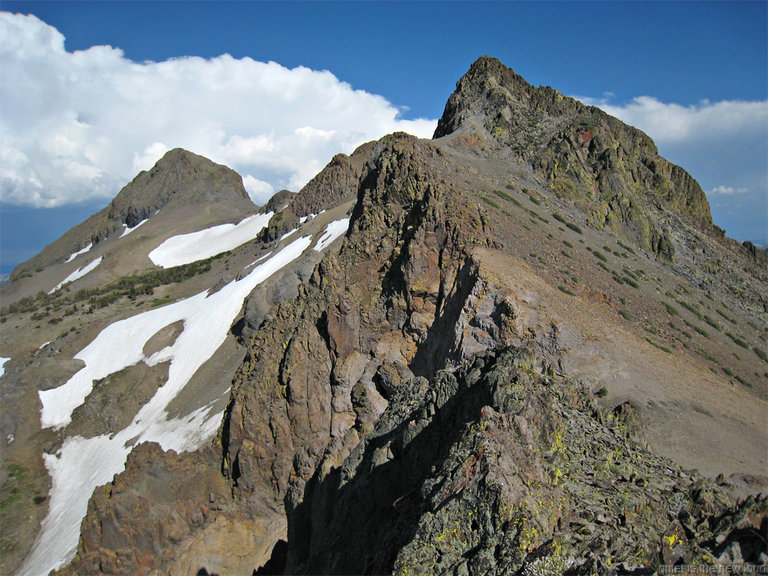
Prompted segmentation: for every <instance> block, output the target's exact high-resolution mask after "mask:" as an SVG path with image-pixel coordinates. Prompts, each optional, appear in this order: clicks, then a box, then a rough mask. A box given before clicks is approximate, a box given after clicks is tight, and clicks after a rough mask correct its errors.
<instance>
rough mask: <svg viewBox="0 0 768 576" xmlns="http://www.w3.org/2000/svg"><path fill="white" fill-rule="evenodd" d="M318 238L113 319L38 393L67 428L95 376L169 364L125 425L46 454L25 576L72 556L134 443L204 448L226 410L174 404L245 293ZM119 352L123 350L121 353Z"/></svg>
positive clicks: (48, 413)
mask: <svg viewBox="0 0 768 576" xmlns="http://www.w3.org/2000/svg"><path fill="white" fill-rule="evenodd" d="M241 224H242V222H241ZM311 243H312V238H311V237H308V236H303V237H300V238H298V239H297V240H295V241H293V242H292V243H290V244H288V245H287V246H286V247H284V248H283V249H282V250H280V251H279V252H277V253H276V254H275V255H274V256H272V257H271V258H269V259H268V260H266V261H264V262H263V263H262V264H259V265H258V266H256V267H255V268H254V269H253V271H252V272H251V273H250V274H248V275H247V276H245V277H244V278H242V279H240V280H236V281H233V282H230V283H229V284H228V285H226V286H225V287H224V288H222V289H221V290H219V291H218V292H216V293H214V294H210V295H209V294H208V292H207V291H206V292H201V293H200V294H197V295H195V296H191V297H190V298H187V299H185V300H181V301H179V302H176V303H173V304H169V305H168V306H165V307H163V308H157V309H154V310H149V311H147V312H143V313H141V314H138V315H136V316H134V317H132V318H127V319H125V320H121V321H118V322H115V323H114V324H111V325H110V326H108V327H107V328H105V329H104V330H102V331H101V332H100V333H99V335H98V336H96V338H95V339H94V340H93V341H92V342H91V343H90V344H89V345H88V346H86V347H85V348H84V349H83V350H81V351H80V352H79V353H78V354H77V355H76V356H75V358H78V359H80V360H83V361H84V362H85V367H84V368H82V369H81V370H80V371H79V372H77V373H76V374H75V375H74V376H72V378H70V379H69V381H67V382H66V383H65V384H64V385H62V386H60V387H58V388H54V389H51V390H43V391H40V392H39V396H40V400H41V402H42V404H43V409H42V412H41V418H40V419H41V424H42V426H43V427H44V428H46V427H54V428H61V427H63V426H66V424H67V423H69V422H70V421H71V419H72V411H73V410H74V409H75V408H77V407H78V406H80V405H81V404H83V402H85V399H86V398H87V396H88V394H90V392H91V390H92V389H93V382H94V380H96V379H100V378H104V377H106V376H107V375H109V374H112V373H114V372H117V371H119V370H122V369H123V368H126V367H128V366H131V365H134V364H136V363H138V362H142V361H143V362H145V363H146V364H148V365H150V366H152V365H155V364H158V363H162V362H170V365H169V368H168V380H167V382H166V383H165V384H164V385H163V386H161V387H160V388H159V389H158V390H157V392H156V393H155V395H154V396H153V397H152V399H151V400H150V401H149V402H148V403H147V404H145V405H144V406H143V407H142V408H141V410H139V412H138V413H137V414H136V416H135V417H134V419H133V421H132V422H131V424H130V425H128V426H127V427H126V428H125V429H123V430H121V431H120V432H117V433H116V434H114V435H112V436H107V435H104V436H97V437H95V438H81V437H79V436H74V437H68V438H66V440H65V441H64V443H63V445H62V447H61V449H60V450H59V452H58V453H57V454H45V455H44V458H45V464H46V467H47V468H48V471H49V473H50V475H51V478H52V487H51V492H50V506H49V510H48V516H46V518H45V520H44V521H43V523H42V527H41V531H40V534H39V535H38V538H37V540H36V541H35V544H34V547H33V549H32V552H31V553H30V555H29V556H28V557H27V560H26V562H25V564H24V566H23V567H22V569H21V571H20V572H19V575H20V576H38V575H40V574H47V573H48V572H49V571H50V570H53V569H55V568H60V567H61V566H63V565H65V564H66V563H67V562H69V561H70V560H71V559H72V557H73V556H74V554H75V552H76V550H77V544H78V540H79V536H80V523H81V521H82V519H83V517H84V516H85V514H86V512H87V508H88V500H89V499H90V496H91V494H92V493H93V490H94V489H95V488H96V487H97V486H100V485H102V484H105V483H107V482H110V481H111V480H112V478H113V477H114V475H115V474H117V473H119V472H121V471H123V469H124V468H125V461H126V458H127V456H128V453H129V452H130V451H131V449H132V447H133V445H134V444H137V443H139V442H158V443H159V444H160V445H161V446H162V447H163V449H164V450H176V451H178V452H181V451H188V450H194V449H196V448H198V447H199V446H200V445H201V444H202V443H203V442H205V441H207V440H209V439H210V438H211V437H212V436H213V435H214V434H215V433H216V430H217V429H218V426H219V424H220V422H221V417H222V414H223V413H222V412H221V411H218V412H215V413H214V412H212V406H203V407H201V408H198V409H196V410H195V411H193V412H192V413H190V414H187V415H186V416H183V417H179V418H169V416H168V412H167V408H168V406H169V404H170V403H171V401H172V400H173V399H174V398H175V397H176V396H177V395H178V394H179V392H181V390H182V389H183V388H184V386H186V384H187V383H188V382H189V381H190V379H191V378H192V376H193V375H194V374H195V373H196V372H197V371H198V369H199V368H200V367H201V366H202V365H203V364H204V363H205V362H206V361H208V359H210V357H211V356H213V354H214V353H215V352H216V350H217V349H218V348H219V347H220V346H221V344H223V342H224V341H225V339H226V337H227V334H228V332H229V329H230V327H231V326H232V323H233V322H234V320H235V317H236V316H237V314H238V313H239V312H240V310H241V309H242V306H243V302H244V300H245V298H246V296H248V294H250V293H251V291H253V289H254V288H255V287H256V286H258V285H259V284H260V283H261V282H263V281H264V280H265V279H267V278H269V277H270V276H272V275H273V274H274V273H275V272H277V271H279V270H280V269H281V268H283V267H284V266H286V265H287V264H289V263H290V262H292V261H293V260H295V259H296V258H298V257H299V256H300V255H301V254H302V252H304V250H306V249H307V248H309V246H310V245H311ZM179 320H182V321H183V322H184V329H183V331H182V332H181V334H179V336H178V337H177V338H176V340H175V342H173V344H171V345H169V346H167V347H165V348H164V349H162V350H160V351H158V352H156V353H154V354H152V355H151V356H149V357H147V356H146V355H145V354H144V352H143V349H144V346H145V344H146V342H147V341H148V340H149V339H150V338H151V337H152V336H153V335H154V334H155V333H157V331H158V330H160V329H161V328H164V327H165V326H168V325H169V324H172V323H174V322H177V321H179ZM115 350H120V352H121V353H120V354H115Z"/></svg>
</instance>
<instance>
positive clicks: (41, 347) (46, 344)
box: [38, 340, 51, 350]
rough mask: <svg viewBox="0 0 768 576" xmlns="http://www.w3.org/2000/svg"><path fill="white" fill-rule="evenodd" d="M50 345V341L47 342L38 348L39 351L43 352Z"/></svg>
mask: <svg viewBox="0 0 768 576" xmlns="http://www.w3.org/2000/svg"><path fill="white" fill-rule="evenodd" d="M50 343H51V341H50V340H48V341H47V342H43V343H42V344H40V347H39V348H38V350H42V349H43V348H45V347H46V346H48V344H50Z"/></svg>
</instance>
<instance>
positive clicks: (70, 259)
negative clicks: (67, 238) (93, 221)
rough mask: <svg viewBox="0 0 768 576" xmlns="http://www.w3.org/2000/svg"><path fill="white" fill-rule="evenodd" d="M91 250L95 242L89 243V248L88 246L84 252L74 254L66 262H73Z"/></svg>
mask: <svg viewBox="0 0 768 576" xmlns="http://www.w3.org/2000/svg"><path fill="white" fill-rule="evenodd" d="M91 248H93V242H89V243H88V246H86V247H85V248H83V249H82V250H78V251H77V252H72V255H71V256H70V257H69V258H67V260H66V262H72V260H74V259H75V258H77V257H78V256H80V254H85V253H86V252H88V250H90V249H91Z"/></svg>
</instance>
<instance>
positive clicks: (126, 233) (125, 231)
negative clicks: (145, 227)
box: [120, 218, 149, 238]
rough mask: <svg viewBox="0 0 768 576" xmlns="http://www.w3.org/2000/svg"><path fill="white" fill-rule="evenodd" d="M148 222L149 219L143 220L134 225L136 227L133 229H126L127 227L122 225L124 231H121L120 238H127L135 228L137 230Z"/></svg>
mask: <svg viewBox="0 0 768 576" xmlns="http://www.w3.org/2000/svg"><path fill="white" fill-rule="evenodd" d="M148 220H149V218H144V220H142V221H141V222H139V223H138V224H136V226H134V227H133V228H128V226H126V225H125V224H123V226H125V230H123V233H122V234H120V238H122V237H123V236H128V234H130V233H131V232H133V231H134V230H136V228H138V227H139V226H141V225H142V224H144V222H147V221H148Z"/></svg>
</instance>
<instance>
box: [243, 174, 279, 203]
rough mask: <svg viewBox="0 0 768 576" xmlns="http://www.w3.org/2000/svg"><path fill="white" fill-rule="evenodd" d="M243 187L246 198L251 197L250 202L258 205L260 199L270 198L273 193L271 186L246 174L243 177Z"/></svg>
mask: <svg viewBox="0 0 768 576" xmlns="http://www.w3.org/2000/svg"><path fill="white" fill-rule="evenodd" d="M243 187H245V191H246V192H248V196H250V197H251V200H253V201H254V202H256V203H259V199H260V198H271V197H272V195H273V194H274V193H275V189H274V188H273V187H272V184H270V183H269V182H264V180H259V179H258V178H254V177H253V176H251V175H250V174H246V175H245V176H244V177H243Z"/></svg>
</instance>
